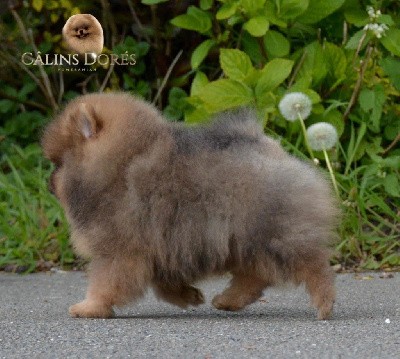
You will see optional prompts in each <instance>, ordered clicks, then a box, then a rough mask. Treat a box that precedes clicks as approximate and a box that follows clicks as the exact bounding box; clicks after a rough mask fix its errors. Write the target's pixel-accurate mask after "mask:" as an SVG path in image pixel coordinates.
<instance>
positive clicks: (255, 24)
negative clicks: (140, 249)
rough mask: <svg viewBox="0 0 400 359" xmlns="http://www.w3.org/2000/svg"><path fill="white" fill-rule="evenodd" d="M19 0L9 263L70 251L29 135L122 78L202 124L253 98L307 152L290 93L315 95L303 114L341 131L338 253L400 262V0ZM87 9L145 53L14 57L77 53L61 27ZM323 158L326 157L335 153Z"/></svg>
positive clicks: (11, 20)
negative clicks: (75, 101) (110, 58)
mask: <svg viewBox="0 0 400 359" xmlns="http://www.w3.org/2000/svg"><path fill="white" fill-rule="evenodd" d="M15 3H18V4H19V3H20V6H19V7H16V8H15V9H12V10H13V11H11V9H8V10H6V11H5V12H4V13H3V15H1V16H2V19H1V20H2V21H1V22H0V156H1V166H2V167H1V169H2V172H1V173H0V179H1V182H0V186H1V187H0V200H1V208H0V210H2V211H3V212H1V215H2V216H3V217H2V225H1V226H0V244H1V246H0V250H1V251H2V252H1V255H3V253H6V256H5V257H4V258H5V259H4V260H3V259H2V260H3V262H2V263H3V264H5V263H18V264H25V265H26V264H28V266H29V270H31V269H34V268H35V264H34V263H35V262H37V260H38V259H42V260H54V261H56V262H57V261H60V260H61V261H62V262H63V263H68V261H70V260H71V258H72V256H71V252H70V251H69V247H67V246H66V242H65V240H66V229H65V226H64V223H65V222H64V219H63V218H62V215H61V214H60V209H59V207H58V206H57V204H56V201H55V200H54V198H53V197H52V196H51V195H49V194H47V192H46V191H45V180H46V177H47V176H48V174H49V166H48V164H47V163H41V162H38V159H39V158H40V157H39V152H38V150H37V147H35V146H34V147H32V146H31V145H30V144H31V143H35V142H36V141H37V140H38V137H39V135H40V131H41V128H42V127H43V125H44V124H45V122H46V121H47V119H48V118H49V117H51V116H52V115H53V114H54V113H55V112H56V111H57V110H58V109H59V108H60V107H61V106H62V105H63V104H64V103H65V102H66V101H68V100H70V99H72V98H74V97H75V96H77V95H79V94H80V93H82V92H83V93H85V92H94V91H99V90H103V91H120V90H124V91H129V92H131V93H133V94H136V95H138V96H141V97H143V98H145V99H147V100H150V101H151V100H152V99H154V98H155V97H157V98H156V101H155V102H156V105H157V106H158V107H159V108H160V109H163V112H164V114H165V115H166V117H167V118H169V119H170V120H175V121H186V122H187V123H190V124H196V123H200V122H205V121H208V119H209V118H210V117H211V116H212V115H213V114H214V113H216V112H219V111H223V110H229V109H232V108H235V107H238V106H252V107H255V108H256V110H257V113H258V115H259V117H260V121H261V122H262V123H263V125H264V126H265V132H266V133H268V134H269V135H271V136H273V137H276V138H278V139H280V141H281V143H282V144H283V145H284V146H285V147H286V148H287V149H288V150H289V151H291V152H292V153H293V154H294V155H296V156H298V157H300V158H303V159H305V160H307V156H306V155H305V154H306V153H307V149H306V145H305V143H304V138H303V135H302V130H301V126H300V124H299V123H298V122H288V121H286V120H285V119H284V118H283V117H282V115H281V114H280V112H279V109H278V104H279V102H280V100H281V99H282V97H283V96H284V95H285V94H287V93H289V92H303V93H305V94H306V95H307V96H308V97H309V98H310V99H311V101H312V104H313V108H312V113H311V115H310V116H309V117H308V118H307V119H306V120H305V125H306V126H310V125H312V124H314V123H316V122H321V121H323V122H328V123H330V124H332V125H333V126H334V127H335V128H336V129H337V132H338V135H339V138H340V140H339V141H340V143H339V144H338V146H337V147H336V149H333V150H331V151H330V153H329V156H330V157H331V159H332V161H333V168H334V170H335V176H336V180H337V182H338V185H339V190H340V201H341V203H342V209H343V223H342V226H341V228H340V238H341V240H340V243H339V244H338V247H337V249H338V255H337V258H336V259H335V260H336V261H337V262H340V263H343V264H345V265H352V264H357V265H360V266H361V267H364V268H370V269H376V268H381V267H385V266H399V265H400V255H399V252H400V244H399V237H400V234H399V227H398V223H399V208H400V194H399V191H400V190H399V168H400V163H399V156H400V149H399V147H398V144H399V142H400V138H399V133H400V120H399V118H400V116H399V114H400V105H399V104H398V98H399V96H400V70H399V68H400V59H399V56H400V48H399V44H400V28H399V24H400V5H399V2H398V1H396V0H384V1H382V0H367V1H361V0H325V1H319V0H200V1H198V2H189V3H185V2H180V1H164V0H142V1H140V2H135V4H134V11H132V9H130V8H129V4H128V2H127V4H126V5H122V4H118V6H114V5H113V2H110V4H108V2H104V3H103V2H102V5H101V7H99V5H98V2H95V1H93V0H91V1H83V0H80V1H79V0H78V1H73V2H72V1H71V0H63V1H53V0H51V1H44V0H31V1H28V2H18V1H17V2H15ZM105 3H106V4H105ZM107 4H108V5H107ZM367 6H371V7H372V8H371V9H369V8H367ZM377 10H380V12H381V13H379V12H378V11H377ZM76 13H92V14H93V15H95V16H96V17H97V18H98V19H99V20H100V22H101V23H102V24H103V29H104V33H105V48H104V51H103V52H104V53H105V54H118V55H122V54H125V53H126V52H127V53H134V54H135V60H136V64H135V65H134V66H114V67H113V68H111V69H110V67H109V65H108V64H105V65H98V64H97V65H93V66H92V67H90V69H89V70H90V71H88V72H79V71H76V72H71V73H66V72H62V71H58V68H57V67H54V66H29V67H28V66H24V65H23V64H21V62H20V61H16V59H17V60H18V59H20V58H21V55H22V54H23V53H24V52H32V53H33V55H34V56H36V54H37V50H39V51H41V52H42V53H47V52H50V53H65V51H66V49H65V45H64V44H63V42H62V39H61V29H62V26H63V24H64V23H65V20H66V19H67V18H68V17H69V16H71V15H73V14H76ZM132 13H133V16H131V14H132ZM343 24H345V26H343ZM36 48H37V49H36ZM180 50H183V52H182V55H181V56H180V57H179V58H178V57H176V56H177V54H178V52H179V51H180ZM175 57H176V58H175ZM174 60H176V62H174ZM160 87H161V88H160ZM156 94H157V95H156ZM15 144H17V146H15ZM18 146H22V147H23V148H24V149H20V148H19V147H18ZM32 151H33V152H32ZM315 157H316V158H317V159H319V160H321V167H325V159H324V155H323V153H322V152H321V153H319V152H316V153H315ZM22 158H25V159H24V160H22ZM27 159H29V160H30V161H31V162H32V164H31V165H28V162H29V161H28V160H27ZM29 166H31V167H29ZM28 168H29V169H30V171H28ZM32 183H35V186H36V187H34V186H32V185H31V184H32ZM35 188H36V190H35ZM38 189H40V191H41V192H40V193H38V191H39V190H38ZM20 208H21V209H20ZM51 208H52V209H51ZM51 211H53V212H51ZM19 216H21V218H22V219H20V217H19ZM57 216H58V217H57ZM16 218H19V219H18V220H16ZM44 218H47V221H48V222H45V219H44ZM56 218H57V219H56ZM41 221H42V222H41ZM41 223H46V226H49V229H48V230H47V227H46V226H44V225H43V224H41ZM10 224H12V225H10ZM56 224H57V225H56ZM35 226H36V227H35ZM45 227H46V228H45ZM34 228H37V229H34ZM49 233H52V234H53V237H52V236H51V235H50V234H49ZM57 236H59V238H61V239H58V242H57V240H56V239H55V238H56V237H57ZM33 237H35V238H39V239H38V241H37V242H35V243H36V244H34V243H32V238H33ZM16 238H17V239H16ZM60 241H61V242H60ZM49 243H52V244H51V245H50V244H49ZM55 243H58V244H57V245H58V247H57V246H56V244H55ZM60 243H62V245H61V244H60ZM52 246H53V247H52ZM56 247H57V248H56ZM48 248H51V250H49V249H48ZM54 248H56V249H55V250H54ZM48 253H52V254H51V255H49V254H48ZM55 253H58V257H57V255H56V254H55ZM63 256H64V257H63ZM2 258H3V257H2ZM49 258H50V259H49ZM0 265H2V264H1V263H0Z"/></svg>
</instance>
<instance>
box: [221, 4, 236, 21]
mask: <svg viewBox="0 0 400 359" xmlns="http://www.w3.org/2000/svg"><path fill="white" fill-rule="evenodd" d="M238 5H239V4H238V3H237V2H228V3H225V4H224V5H222V6H221V8H220V9H219V10H218V12H217V14H216V18H217V20H225V19H228V18H230V17H231V16H233V15H234V14H235V13H236V10H237V8H238Z"/></svg>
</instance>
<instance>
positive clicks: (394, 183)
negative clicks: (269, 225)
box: [383, 173, 400, 197]
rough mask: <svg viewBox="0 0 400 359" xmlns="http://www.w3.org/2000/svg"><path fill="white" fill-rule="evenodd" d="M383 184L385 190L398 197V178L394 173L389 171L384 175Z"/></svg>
mask: <svg viewBox="0 0 400 359" xmlns="http://www.w3.org/2000/svg"><path fill="white" fill-rule="evenodd" d="M383 185H384V186H385V191H386V192H387V193H388V194H389V195H390V196H393V197H400V183H399V178H398V177H397V176H396V175H395V174H394V173H391V174H389V175H387V176H386V177H385V179H384V181H383Z"/></svg>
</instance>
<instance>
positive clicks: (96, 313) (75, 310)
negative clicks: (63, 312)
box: [69, 300, 114, 318]
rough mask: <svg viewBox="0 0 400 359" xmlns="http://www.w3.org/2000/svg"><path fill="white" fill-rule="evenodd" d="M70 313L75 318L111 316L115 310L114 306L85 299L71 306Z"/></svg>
mask: <svg viewBox="0 0 400 359" xmlns="http://www.w3.org/2000/svg"><path fill="white" fill-rule="evenodd" d="M69 314H70V315H71V317H73V318H111V317H113V316H114V311H113V309H112V307H109V306H106V305H104V304H101V303H98V302H95V301H89V300H84V301H82V302H80V303H77V304H75V305H72V306H71V307H69Z"/></svg>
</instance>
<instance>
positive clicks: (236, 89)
mask: <svg viewBox="0 0 400 359" xmlns="http://www.w3.org/2000/svg"><path fill="white" fill-rule="evenodd" d="M198 96H199V97H200V99H201V100H203V102H204V103H205V107H206V108H207V111H209V112H211V113H212V112H219V111H223V110H227V109H230V108H235V107H238V106H242V105H246V104H249V103H250V102H252V101H253V100H254V97H253V92H252V91H251V89H250V88H249V87H247V86H246V85H244V84H242V83H240V82H238V81H234V80H228V79H222V80H217V81H214V82H210V83H209V84H208V85H206V86H204V87H203V88H202V89H201V90H200V92H199V94H198Z"/></svg>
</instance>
